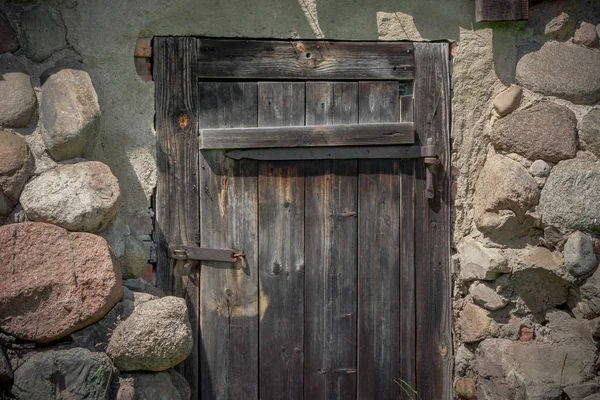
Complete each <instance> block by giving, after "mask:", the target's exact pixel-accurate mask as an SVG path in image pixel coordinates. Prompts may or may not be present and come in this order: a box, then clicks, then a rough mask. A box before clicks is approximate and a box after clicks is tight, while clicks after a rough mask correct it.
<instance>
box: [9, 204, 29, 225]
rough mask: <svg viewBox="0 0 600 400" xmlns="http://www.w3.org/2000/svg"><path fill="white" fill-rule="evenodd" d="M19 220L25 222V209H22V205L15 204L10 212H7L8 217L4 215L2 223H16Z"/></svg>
mask: <svg viewBox="0 0 600 400" xmlns="http://www.w3.org/2000/svg"><path fill="white" fill-rule="evenodd" d="M19 222H27V217H26V216H25V211H23V207H21V206H20V205H18V204H17V206H16V207H15V208H13V210H12V211H11V213H10V214H8V217H6V220H5V221H4V224H5V225H8V224H18V223H19Z"/></svg>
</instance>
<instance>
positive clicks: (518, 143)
mask: <svg viewBox="0 0 600 400" xmlns="http://www.w3.org/2000/svg"><path fill="white" fill-rule="evenodd" d="M490 139H491V141H492V144H493V145H494V148H495V149H496V150H502V151H505V152H507V153H517V154H520V155H522V156H523V157H526V158H528V159H530V160H537V159H542V160H545V161H551V162H558V161H560V160H565V159H568V158H573V157H575V155H576V154H577V118H576V117H575V114H574V113H573V112H572V111H571V110H569V109H568V108H566V107H564V106H561V105H558V104H555V103H552V102H550V101H542V102H540V103H538V104H536V105H534V106H533V107H531V108H528V109H525V110H518V111H515V112H514V113H512V114H510V115H509V116H507V117H505V118H502V119H500V120H498V121H496V123H495V124H494V128H493V131H492V134H491V136H490Z"/></svg>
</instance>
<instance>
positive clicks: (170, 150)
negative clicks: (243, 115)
mask: <svg viewBox="0 0 600 400" xmlns="http://www.w3.org/2000/svg"><path fill="white" fill-rule="evenodd" d="M153 47H154V49H155V51H154V54H155V59H154V63H153V64H154V77H155V81H156V95H155V98H156V100H155V101H156V104H155V107H156V135H157V138H158V146H157V149H156V161H157V165H158V184H157V188H156V225H155V229H154V240H155V242H156V243H157V285H158V287H159V288H161V289H162V290H163V291H165V292H166V293H168V294H171V295H175V296H181V297H185V299H186V302H187V305H188V310H189V318H190V323H191V325H192V332H193V336H194V349H193V350H192V353H191V354H190V356H189V357H188V358H187V359H186V360H185V361H184V362H183V363H182V364H181V365H180V366H179V367H178V369H179V371H180V372H182V373H183V375H184V376H185V377H186V379H187V380H188V381H189V383H190V386H191V388H192V397H193V398H196V396H197V394H198V346H197V343H198V340H197V338H198V329H197V326H198V322H197V316H198V286H197V282H198V277H197V275H196V274H192V275H190V277H189V278H186V277H184V276H183V275H182V269H183V268H182V267H183V266H182V265H181V264H182V263H177V264H174V263H173V262H172V260H169V258H168V253H167V248H168V245H169V243H172V244H183V245H195V244H196V235H197V234H198V222H199V217H198V190H197V189H198V123H197V120H198V114H197V110H198V93H197V82H198V73H197V69H196V65H197V56H198V55H197V51H196V39H194V38H164V37H157V38H155V39H154V46H153Z"/></svg>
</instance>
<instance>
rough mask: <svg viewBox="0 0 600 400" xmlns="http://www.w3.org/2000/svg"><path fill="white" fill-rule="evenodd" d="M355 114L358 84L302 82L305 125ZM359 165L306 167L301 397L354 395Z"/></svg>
mask: <svg viewBox="0 0 600 400" xmlns="http://www.w3.org/2000/svg"><path fill="white" fill-rule="evenodd" d="M357 121H358V85H357V83H342V82H336V83H332V82H307V83H306V124H307V125H317V124H327V123H330V124H333V123H338V124H339V123H342V124H343V123H348V124H352V123H355V122H357ZM357 166H358V165H357V161H356V160H346V161H312V162H308V163H306V167H305V170H306V178H305V210H306V211H305V234H304V237H305V239H304V242H305V262H306V264H305V265H306V267H305V273H306V277H305V329H306V331H305V338H304V343H305V364H304V376H305V378H304V379H305V381H304V398H306V399H323V400H328V399H352V398H356V313H357V310H356V308H357V306H356V304H357V303H356V302H357V295H356V289H357V281H356V274H357V248H356V246H357V239H358V237H357V233H358V232H357V219H356V215H357V211H358V209H357V176H356V175H357Z"/></svg>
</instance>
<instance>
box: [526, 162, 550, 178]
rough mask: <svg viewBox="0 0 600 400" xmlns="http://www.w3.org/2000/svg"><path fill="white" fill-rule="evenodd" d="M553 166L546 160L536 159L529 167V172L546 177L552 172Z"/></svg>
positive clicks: (539, 176)
mask: <svg viewBox="0 0 600 400" xmlns="http://www.w3.org/2000/svg"><path fill="white" fill-rule="evenodd" d="M551 169H552V167H551V166H550V164H548V163H547V162H546V161H544V160H535V161H534V162H533V163H531V167H529V173H530V174H531V175H533V176H535V177H537V178H545V177H547V176H548V175H549V174H550V170H551Z"/></svg>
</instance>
